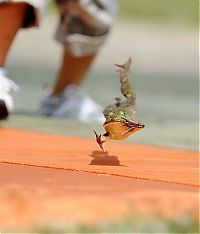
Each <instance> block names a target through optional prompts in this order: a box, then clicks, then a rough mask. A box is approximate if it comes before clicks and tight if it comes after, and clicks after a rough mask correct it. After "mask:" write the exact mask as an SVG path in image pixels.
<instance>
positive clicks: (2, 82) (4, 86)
mask: <svg viewBox="0 0 200 234" xmlns="http://www.w3.org/2000/svg"><path fill="white" fill-rule="evenodd" d="M11 89H12V90H14V91H15V92H17V91H19V86H18V85H17V84H16V83H15V82H14V81H12V80H11V79H9V78H8V77H5V76H0V92H9V91H10V90H11Z"/></svg>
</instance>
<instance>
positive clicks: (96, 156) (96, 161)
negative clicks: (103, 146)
mask: <svg viewBox="0 0 200 234" xmlns="http://www.w3.org/2000/svg"><path fill="white" fill-rule="evenodd" d="M89 156H90V157H92V158H93V159H92V161H91V162H90V163H89V164H88V165H101V166H124V165H121V164H120V161H119V159H118V157H117V156H114V155H109V154H108V152H107V151H106V152H103V151H99V150H94V151H93V152H92V153H91V154H89Z"/></svg>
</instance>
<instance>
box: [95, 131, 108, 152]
mask: <svg viewBox="0 0 200 234" xmlns="http://www.w3.org/2000/svg"><path fill="white" fill-rule="evenodd" d="M94 134H95V136H96V141H97V143H98V144H99V147H100V148H101V149H102V150H103V151H104V152H105V149H104V147H103V143H104V142H105V141H106V139H107V138H108V136H109V134H108V132H106V133H104V134H103V135H101V134H99V135H98V134H97V133H96V131H94Z"/></svg>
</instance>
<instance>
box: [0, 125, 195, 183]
mask: <svg viewBox="0 0 200 234" xmlns="http://www.w3.org/2000/svg"><path fill="white" fill-rule="evenodd" d="M0 136H1V142H0V161H1V162H9V163H18V164H27V165H35V166H42V167H52V168H60V169H66V170H72V171H83V172H91V173H105V174H109V175H116V176H124V177H131V178H141V179H151V180H155V181H165V182H171V183H179V184H186V185H190V186H199V174H198V160H199V159H198V153H197V152H195V151H186V150H175V149H168V148H159V147H153V146H145V145H133V144H128V143H120V142H108V143H107V145H106V149H107V151H108V152H109V153H106V154H104V153H102V152H101V151H99V148H98V145H97V143H96V142H95V140H89V139H84V138H78V137H69V136H58V135H50V134H45V133H37V132H30V131H24V130H18V129H0Z"/></svg>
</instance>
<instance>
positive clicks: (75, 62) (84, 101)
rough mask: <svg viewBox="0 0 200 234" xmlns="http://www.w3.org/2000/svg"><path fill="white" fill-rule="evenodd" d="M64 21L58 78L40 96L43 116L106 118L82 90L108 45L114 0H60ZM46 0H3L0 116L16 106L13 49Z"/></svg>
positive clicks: (38, 19) (0, 8) (60, 29)
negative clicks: (10, 63) (10, 66)
mask: <svg viewBox="0 0 200 234" xmlns="http://www.w3.org/2000/svg"><path fill="white" fill-rule="evenodd" d="M55 2H56V5H57V7H58V12H59V16H60V19H59V24H58V28H57V30H56V34H55V38H56V40H57V41H58V42H59V43H61V44H62V45H63V57H62V62H61V65H60V69H59V72H58V77H57V78H56V80H55V84H54V86H53V87H52V89H50V90H47V91H46V92H45V94H44V97H43V99H42V101H41V105H40V110H39V113H40V114H41V115H44V116H52V117H61V118H73V119H78V120H80V121H101V120H102V119H103V115H102V112H101V108H100V106H99V105H98V104H97V103H95V102H94V101H93V100H92V99H91V98H90V97H89V96H88V95H86V94H84V93H82V92H81V90H80V89H79V86H80V84H81V83H82V82H83V80H84V78H85V75H86V74H87V72H88V70H89V68H90V65H91V63H92V62H93V60H94V58H95V56H96V54H97V51H98V49H99V48H100V46H101V45H102V44H104V42H105V40H106V38H107V35H108V33H109V31H110V28H111V26H112V24H113V20H114V16H115V14H116V8H117V7H116V2H115V0H55ZM46 4H47V1H45V0H27V1H19V0H11V1H9V0H0V30H1V33H0V119H5V118H7V117H8V115H9V114H10V112H11V111H12V110H13V107H14V105H13V100H12V97H11V95H10V91H11V90H15V91H17V90H18V86H17V85H16V84H15V83H14V82H13V81H12V80H10V79H9V78H8V77H7V73H6V69H5V63H6V58H7V55H8V52H9V49H10V47H11V45H12V43H13V40H14V38H15V36H16V34H17V32H18V31H19V30H20V29H21V28H29V27H32V26H39V25H40V22H41V18H42V15H43V13H44V9H45V5H46Z"/></svg>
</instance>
